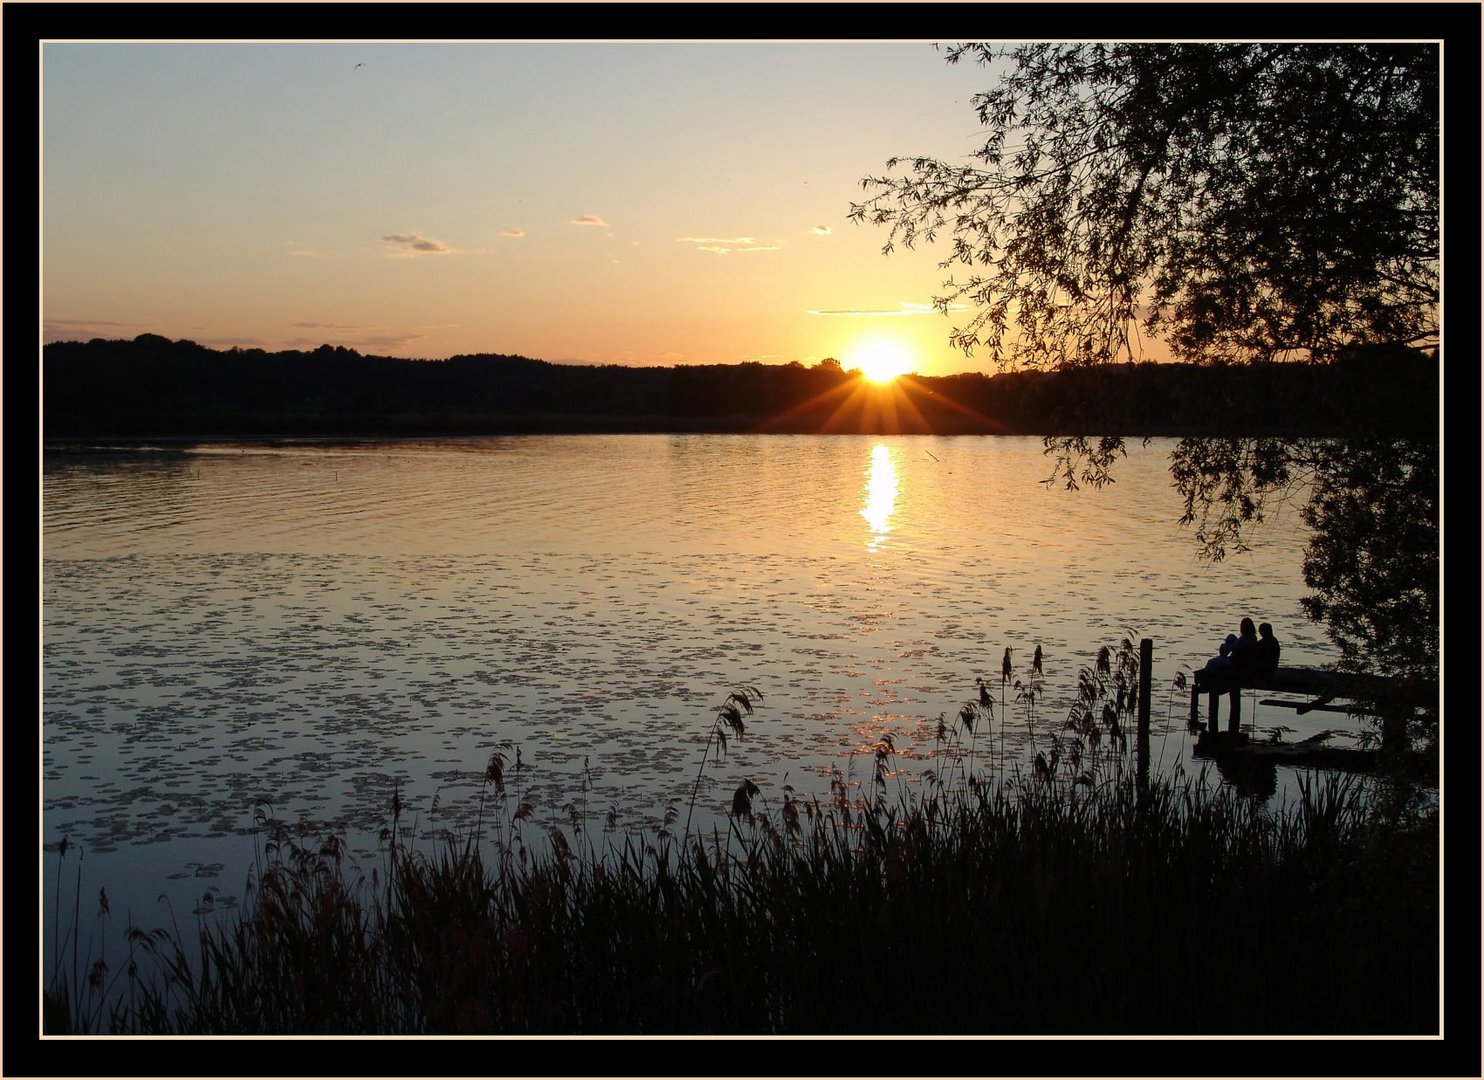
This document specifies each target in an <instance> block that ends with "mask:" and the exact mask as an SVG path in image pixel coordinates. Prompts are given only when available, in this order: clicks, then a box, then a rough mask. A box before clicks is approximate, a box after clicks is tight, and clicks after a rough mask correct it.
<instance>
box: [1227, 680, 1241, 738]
mask: <svg viewBox="0 0 1484 1080" xmlns="http://www.w3.org/2000/svg"><path fill="white" fill-rule="evenodd" d="M1231 699H1232V700H1231V714H1230V715H1229V716H1228V717H1227V720H1226V730H1227V731H1230V732H1231V733H1232V734H1233V735H1235V734H1236V733H1237V730H1238V729H1239V728H1241V726H1242V688H1241V687H1240V686H1233V687H1232V693H1231Z"/></svg>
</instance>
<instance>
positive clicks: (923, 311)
mask: <svg viewBox="0 0 1484 1080" xmlns="http://www.w3.org/2000/svg"><path fill="white" fill-rule="evenodd" d="M948 310H949V311H965V310H967V309H966V308H965V307H964V305H963V304H949V305H948ZM938 312H939V309H938V308H936V307H934V306H933V305H932V304H899V305H898V306H897V307H894V308H810V309H809V310H808V311H807V312H806V313H805V314H808V315H844V316H846V317H849V318H899V317H902V316H907V315H936V314H938Z"/></svg>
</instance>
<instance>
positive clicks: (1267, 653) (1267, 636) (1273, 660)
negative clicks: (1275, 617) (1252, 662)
mask: <svg viewBox="0 0 1484 1080" xmlns="http://www.w3.org/2000/svg"><path fill="white" fill-rule="evenodd" d="M1257 634H1258V637H1257V654H1256V657H1257V665H1256V666H1257V670H1258V671H1262V672H1271V671H1277V670H1278V654H1279V652H1280V647H1279V645H1278V639H1277V638H1276V637H1274V636H1273V624H1272V623H1262V624H1260V625H1259V626H1258V628H1257Z"/></svg>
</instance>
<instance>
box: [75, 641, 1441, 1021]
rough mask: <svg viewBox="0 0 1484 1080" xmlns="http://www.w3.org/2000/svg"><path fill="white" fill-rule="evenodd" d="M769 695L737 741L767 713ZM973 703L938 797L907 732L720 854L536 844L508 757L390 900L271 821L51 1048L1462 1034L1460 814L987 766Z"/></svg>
mask: <svg viewBox="0 0 1484 1080" xmlns="http://www.w3.org/2000/svg"><path fill="white" fill-rule="evenodd" d="M1111 671H1112V667H1111V658H1110V667H1109V669H1108V673H1111ZM1093 674H1094V675H1097V674H1099V672H1097V671H1096V670H1094V671H1093ZM1002 685H1003V683H1002ZM741 692H742V693H745V695H746V703H747V705H744V703H743V702H742V701H740V700H736V699H735V698H734V697H731V696H729V697H728V699H727V703H728V704H729V705H731V706H732V707H734V708H735V709H736V710H737V718H736V719H737V720H739V721H740V719H741V716H742V715H743V714H744V713H748V712H750V711H751V709H750V708H748V707H747V706H750V705H751V704H752V703H753V702H755V701H757V700H759V699H760V695H757V694H756V692H755V690H754V689H753V688H745V690H744V691H741ZM733 693H734V694H736V693H739V691H734V692H733ZM969 704H970V705H971V706H975V712H976V715H975V716H974V717H973V718H972V719H969V720H968V721H967V723H965V722H964V721H965V718H964V715H963V713H962V712H960V714H959V715H958V716H957V718H956V719H955V721H954V722H953V724H952V725H951V726H947V725H946V722H945V728H944V729H943V730H942V732H941V739H940V745H939V751H940V753H941V755H942V757H943V759H944V760H943V761H940V762H938V763H936V764H937V765H938V769H937V770H936V773H935V775H936V780H935V781H932V782H929V781H926V780H919V781H917V782H914V783H906V782H901V781H899V782H898V784H897V785H896V787H895V790H894V792H893V791H892V790H891V789H890V788H889V786H888V784H887V783H886V778H887V776H888V775H889V774H890V773H891V771H892V770H891V768H890V766H891V764H892V760H893V756H894V753H895V746H894V743H893V742H892V740H890V739H883V740H882V741H881V742H880V743H878V744H877V746H876V747H875V748H874V749H873V762H874V772H873V782H872V783H871V784H870V786H869V788H868V789H867V791H868V794H865V793H862V790H861V788H860V786H859V785H858V784H856V783H854V782H853V781H851V780H850V779H849V778H848V770H837V772H836V775H835V776H834V777H832V779H831V786H830V795H829V797H827V798H826V799H824V800H821V799H819V798H818V797H813V796H807V795H805V796H800V795H799V794H798V793H797V792H795V791H794V790H793V789H792V788H791V787H787V786H786V787H785V789H784V791H783V792H782V800H781V802H780V803H779V804H778V805H777V806H776V807H773V808H772V809H769V807H768V805H767V803H766V800H765V799H764V797H763V793H762V792H761V791H760V789H759V788H758V785H756V784H754V783H752V782H751V781H745V782H744V783H743V784H742V785H741V786H740V787H739V788H738V789H737V791H736V792H735V793H734V795H733V801H732V805H731V812H730V814H728V815H727V820H726V827H725V830H724V831H723V830H722V829H721V828H719V827H718V828H715V829H713V831H712V835H711V837H710V838H709V840H706V839H705V838H703V837H700V836H693V835H692V833H691V830H690V814H689V813H688V814H687V826H686V829H685V830H684V832H683V834H682V836H681V839H680V840H679V842H678V843H676V842H675V841H674V839H673V838H672V835H671V834H670V832H669V830H668V829H664V830H660V831H659V832H657V833H655V834H652V835H648V834H643V833H627V834H619V833H617V832H616V831H615V832H609V833H608V834H607V836H608V839H607V842H606V843H605V845H604V846H603V847H602V848H601V849H596V848H594V847H593V846H591V845H589V846H587V847H585V848H584V847H583V846H581V845H577V846H575V847H574V846H573V845H570V844H567V843H565V842H557V841H556V837H558V836H561V835H562V834H561V831H560V829H558V828H557V827H556V826H555V824H553V825H552V826H551V831H549V832H548V833H547V837H548V839H549V840H551V842H550V843H546V844H543V845H541V846H539V847H537V846H536V845H527V844H525V843H524V842H523V841H522V840H521V838H520V837H521V833H520V830H521V829H522V828H523V827H524V824H525V823H528V822H529V820H530V814H529V813H526V814H524V815H522V814H521V813H520V811H519V810H517V813H516V815H506V814H505V813H504V806H505V767H506V764H507V761H508V758H507V757H506V756H505V753H504V752H503V751H497V752H496V753H495V754H492V756H491V759H490V761H489V762H488V763H487V764H486V769H485V774H484V775H485V784H486V786H487V788H488V790H489V794H490V795H491V796H492V798H491V800H490V806H489V816H488V817H486V816H485V811H484V807H483V803H482V804H481V812H480V818H479V822H478V824H477V826H476V827H475V828H474V829H473V830H471V831H470V832H468V833H467V834H466V835H465V836H463V837H462V838H455V837H452V836H447V837H444V838H443V839H441V840H438V841H436V842H435V843H434V845H433V846H432V848H431V849H429V850H424V848H423V847H422V846H420V845H419V844H418V842H417V839H416V835H415V834H414V836H413V838H412V839H411V840H409V839H408V838H407V837H405V836H404V835H403V834H402V831H401V827H400V821H401V814H402V804H401V796H400V792H398V793H395V794H394V798H393V813H392V824H391V826H390V827H389V830H388V833H387V837H386V838H387V841H388V844H387V848H386V851H385V856H384V863H383V867H384V870H385V874H386V881H385V883H384V886H383V884H382V883H381V882H380V880H379V876H378V875H379V872H380V871H379V870H373V872H372V874H371V875H370V876H369V877H368V876H367V875H366V874H365V873H364V872H362V871H361V870H360V868H359V867H357V866H356V865H355V864H354V863H353V862H352V861H351V860H350V859H348V857H347V856H346V854H345V848H344V845H343V844H342V843H340V842H339V840H338V838H336V837H333V836H330V837H315V836H310V835H307V834H305V833H304V832H302V831H300V830H296V829H294V828H291V827H288V826H286V825H284V824H282V823H280V822H278V821H276V820H274V819H273V818H272V817H271V815H270V814H266V813H265V814H264V816H263V817H262V818H261V819H260V822H259V827H260V831H261V835H262V840H263V842H262V848H261V850H262V857H261V861H260V863H259V867H258V869H257V870H255V880H254V882H253V888H252V889H251V891H250V892H249V894H248V896H247V898H246V901H245V903H244V907H243V910H242V912H241V913H240V915H239V916H237V917H236V918H235V921H233V922H231V923H230V924H229V925H228V926H226V927H220V926H215V927H213V928H212V929H208V928H207V926H206V924H205V923H204V922H203V923H202V924H201V925H200V926H198V930H197V933H198V939H199V945H200V949H199V954H200V958H199V960H196V961H192V962H189V963H188V962H187V961H186V960H185V958H184V956H185V954H184V950H182V949H181V948H180V947H179V946H178V945H177V944H176V942H178V941H179V940H180V938H179V933H178V931H176V932H174V933H173V934H167V933H165V932H164V931H156V932H152V933H150V934H142V933H140V932H137V931H131V933H130V938H129V940H130V942H131V947H132V948H133V949H134V950H135V951H136V952H137V954H138V958H139V960H140V962H141V963H140V965H139V966H140V969H141V970H145V969H147V971H148V972H150V973H151V974H148V976H145V975H141V976H139V977H138V979H139V981H138V987H137V988H136V989H135V990H134V991H133V995H132V1003H131V1004H129V1005H127V1006H124V1007H120V1008H118V1009H114V1010H113V1011H111V1012H107V1013H105V1012H103V1011H100V1010H99V1009H98V1008H97V1007H96V1006H95V1007H92V1008H82V1007H79V1004H78V1002H77V1001H76V1000H75V997H76V996H75V994H74V995H73V996H72V997H71V998H69V997H68V996H67V994H66V993H63V992H62V988H61V987H60V986H54V987H53V988H52V989H49V991H48V1000H53V998H54V997H56V999H57V1001H58V1002H59V1003H67V1005H66V1008H60V1009H58V1010H54V1011H53V1012H51V1013H49V1020H48V1024H49V1030H81V1031H99V1030H105V1029H107V1030H114V1031H127V1032H136V1033H172V1032H173V1033H209V1034H236V1033H342V1034H361V1033H398V1034H420V1033H510V1034H564V1033H574V1034H588V1033H590V1034H631V1035H659V1034H676V1033H742V1034H860V1033H872V1034H881V1033H902V1034H938V1033H941V1034H958V1033H997V1032H1000V1033H1024V1034H1055V1033H1077V1034H1104V1033H1123V1034H1138V1033H1155V1032H1158V1033H1255V1034H1279V1033H1334V1034H1360V1033H1369V1034H1395V1033H1418V1032H1432V1031H1436V1030H1437V1027H1438V1023H1439V1015H1438V998H1437V986H1438V979H1437V976H1438V966H1437V940H1436V928H1437V910H1438V907H1437V905H1438V897H1437V873H1436V871H1437V832H1436V822H1433V823H1432V825H1431V827H1430V828H1429V827H1426V825H1423V826H1421V827H1414V828H1413V829H1411V830H1409V831H1406V832H1403V831H1401V830H1398V829H1396V828H1395V827H1388V826H1386V825H1385V824H1384V823H1383V822H1380V821H1379V820H1378V819H1377V817H1376V815H1375V814H1374V813H1373V812H1372V811H1370V810H1369V809H1368V807H1369V805H1370V804H1369V802H1368V801H1367V800H1366V799H1365V798H1364V797H1363V796H1364V792H1363V790H1362V789H1361V787H1360V785H1359V782H1357V781H1340V780H1336V779H1332V778H1324V777H1319V776H1315V777H1313V778H1312V779H1309V780H1306V782H1305V784H1304V786H1303V788H1302V792H1301V798H1300V800H1299V801H1298V803H1297V805H1295V806H1293V807H1291V808H1286V809H1284V810H1283V811H1281V812H1279V813H1277V814H1272V813H1265V812H1264V811H1263V810H1262V809H1261V808H1260V806H1258V805H1257V804H1255V803H1254V802H1253V801H1252V800H1249V799H1245V798H1242V797H1240V796H1237V795H1236V794H1234V793H1233V792H1232V791H1231V790H1230V789H1229V788H1226V787H1223V786H1219V785H1216V784H1213V783H1211V782H1210V780H1209V777H1208V775H1207V774H1206V773H1204V772H1202V773H1199V774H1197V775H1193V776H1192V775H1186V774H1185V773H1184V772H1182V771H1180V770H1178V769H1177V770H1174V771H1173V772H1171V773H1169V774H1165V775H1162V776H1159V777H1157V778H1156V779H1155V780H1154V781H1153V782H1151V783H1150V784H1149V786H1148V787H1147V789H1140V788H1138V787H1136V785H1135V784H1133V783H1132V781H1131V780H1130V778H1129V775H1128V773H1129V772H1130V770H1124V769H1122V767H1121V766H1120V765H1118V764H1117V762H1118V760H1119V755H1118V752H1117V750H1116V749H1115V748H1114V747H1113V746H1112V745H1108V746H1106V747H1101V748H1098V749H1090V748H1087V747H1084V745H1083V740H1082V738H1080V734H1081V733H1079V732H1075V731H1068V730H1064V731H1063V732H1062V734H1061V735H1058V736H1057V742H1058V744H1059V745H1064V746H1065V747H1066V754H1065V755H1056V747H1055V746H1054V747H1053V754H1054V755H1056V756H1058V757H1059V758H1060V761H1061V762H1069V761H1070V760H1071V758H1072V755H1073V749H1072V748H1073V747H1074V746H1075V747H1081V748H1082V749H1080V750H1079V751H1078V752H1079V753H1080V754H1082V755H1085V757H1086V760H1087V762H1088V765H1089V767H1088V769H1086V770H1080V769H1075V768H1072V767H1068V766H1067V765H1065V764H1063V765H1062V766H1061V767H1059V768H1056V769H1050V768H1048V770H1047V772H1046V774H1045V775H1040V776H1032V777H1028V778H1024V779H1022V778H1020V777H1019V776H1013V777H1011V776H1007V775H1006V774H1005V773H1004V771H1003V770H1000V771H998V773H996V774H994V775H981V774H979V773H977V772H976V770H975V769H974V768H973V766H972V756H971V757H970V758H969V761H970V764H969V765H968V766H967V767H959V766H957V765H955V764H954V762H955V761H957V760H961V758H962V755H964V754H965V753H971V752H972V748H973V746H974V742H973V740H974V738H975V733H974V732H973V730H972V727H973V723H974V720H977V719H978V715H977V706H976V705H975V703H972V702H971V703H969ZM725 710H726V706H725V705H724V707H723V710H721V711H719V712H718V717H717V719H716V720H715V721H713V727H712V733H711V737H710V738H708V741H707V746H706V753H705V755H704V756H703V759H702V765H701V771H700V772H699V773H698V775H697V782H696V785H695V788H694V789H693V798H692V810H693V809H694V801H695V797H696V795H697V794H698V793H699V790H700V785H701V780H702V776H703V774H704V770H705V766H706V763H707V761H709V760H711V757H712V754H713V751H714V750H715V749H716V744H720V745H725V742H724V740H725V738H726V737H728V736H735V735H737V734H740V729H739V728H737V727H736V726H735V725H734V724H733V721H732V719H731V714H730V713H729V712H726V711H725ZM1115 711H1116V707H1115ZM1002 715H1003V712H1002ZM723 726H724V727H725V730H723ZM718 733H720V734H718ZM1109 743H1110V744H1111V740H1109ZM1098 754H1101V755H1102V756H1103V760H1104V761H1105V762H1106V766H1105V767H1104V766H1098V767H1097V769H1098V771H1097V773H1096V775H1097V780H1096V782H1087V783H1083V782H1079V778H1080V777H1081V775H1082V772H1083V771H1086V772H1087V773H1089V775H1091V774H1092V773H1093V772H1094V765H1095V759H1096V758H1097V755H1098ZM955 777H957V779H954V778H955ZM517 801H518V802H519V804H520V806H522V807H524V806H525V805H527V802H526V801H525V799H524V798H520V799H518V800H517ZM672 820H673V819H672ZM68 942H69V943H70V945H71V947H72V948H73V949H74V950H75V949H76V947H77V937H76V935H74V936H72V937H70V938H68ZM91 949H92V946H91V945H90V946H89V947H88V950H85V951H84V952H83V954H82V955H83V959H84V961H85V960H86V959H87V958H88V957H89V956H91V955H92V953H91V952H90V951H89V950H91ZM63 966H65V965H63ZM83 966H84V967H85V966H86V965H85V964H84V965H83ZM131 978H133V976H131ZM69 985H75V984H69Z"/></svg>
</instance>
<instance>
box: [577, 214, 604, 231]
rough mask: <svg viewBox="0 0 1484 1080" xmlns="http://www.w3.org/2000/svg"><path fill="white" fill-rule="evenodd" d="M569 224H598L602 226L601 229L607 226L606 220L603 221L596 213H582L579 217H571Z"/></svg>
mask: <svg viewBox="0 0 1484 1080" xmlns="http://www.w3.org/2000/svg"><path fill="white" fill-rule="evenodd" d="M571 224H573V225H596V226H598V227H599V228H602V229H606V228H608V222H606V221H604V220H603V219H602V218H600V217H599V216H598V215H597V214H583V215H582V216H580V217H575V218H573V219H572V221H571Z"/></svg>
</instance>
